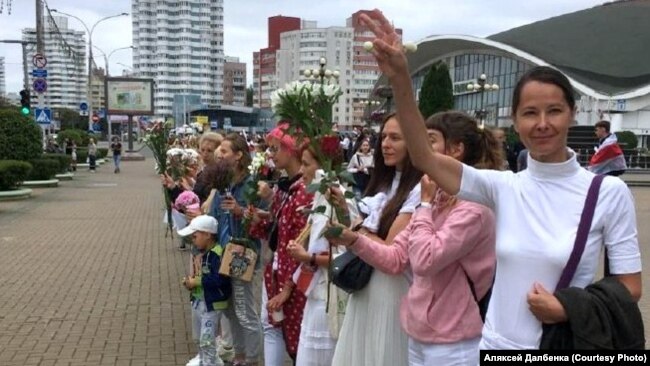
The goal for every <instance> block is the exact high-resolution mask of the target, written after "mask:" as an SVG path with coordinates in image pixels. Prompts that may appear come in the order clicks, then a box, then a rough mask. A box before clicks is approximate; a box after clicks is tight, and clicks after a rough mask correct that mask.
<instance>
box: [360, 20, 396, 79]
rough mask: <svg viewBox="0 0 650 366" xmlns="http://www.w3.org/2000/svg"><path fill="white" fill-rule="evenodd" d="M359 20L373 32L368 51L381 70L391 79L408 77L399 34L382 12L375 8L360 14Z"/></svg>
mask: <svg viewBox="0 0 650 366" xmlns="http://www.w3.org/2000/svg"><path fill="white" fill-rule="evenodd" d="M359 18H360V20H361V22H362V23H363V24H365V25H366V26H368V28H369V29H370V31H372V32H373V33H374V34H375V37H376V38H375V39H374V40H373V42H372V44H373V48H372V50H370V52H371V53H372V54H373V55H374V56H375V58H376V59H377V64H378V65H379V68H380V69H381V71H382V72H383V73H384V75H386V77H388V78H389V79H392V78H393V77H395V76H396V75H406V76H407V77H408V63H407V61H406V55H405V53H404V48H403V46H402V40H401V39H400V36H399V35H398V34H397V32H395V28H394V27H393V25H392V24H391V23H390V21H388V19H386V17H385V16H384V14H383V13H382V12H381V11H380V10H379V9H375V10H373V11H372V12H371V13H369V14H361V16H360V17H359Z"/></svg>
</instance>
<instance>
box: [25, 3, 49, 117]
mask: <svg viewBox="0 0 650 366" xmlns="http://www.w3.org/2000/svg"><path fill="white" fill-rule="evenodd" d="M44 35H45V27H44V25H43V1H42V0H36V53H38V54H41V55H43V56H45V43H44V41H43V37H44ZM27 90H29V85H28V89H27ZM37 100H38V108H43V104H44V95H43V93H38V98H37Z"/></svg>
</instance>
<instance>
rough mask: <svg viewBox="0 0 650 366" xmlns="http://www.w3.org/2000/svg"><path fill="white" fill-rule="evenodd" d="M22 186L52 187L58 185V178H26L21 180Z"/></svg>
mask: <svg viewBox="0 0 650 366" xmlns="http://www.w3.org/2000/svg"><path fill="white" fill-rule="evenodd" d="M22 186H23V187H29V188H54V187H58V186H59V180H58V179H49V180H26V181H24V182H23V184H22Z"/></svg>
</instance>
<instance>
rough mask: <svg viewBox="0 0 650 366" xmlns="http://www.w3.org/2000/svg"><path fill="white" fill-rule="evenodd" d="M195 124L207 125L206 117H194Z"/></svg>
mask: <svg viewBox="0 0 650 366" xmlns="http://www.w3.org/2000/svg"><path fill="white" fill-rule="evenodd" d="M196 122H197V123H200V124H202V125H207V124H208V116H196Z"/></svg>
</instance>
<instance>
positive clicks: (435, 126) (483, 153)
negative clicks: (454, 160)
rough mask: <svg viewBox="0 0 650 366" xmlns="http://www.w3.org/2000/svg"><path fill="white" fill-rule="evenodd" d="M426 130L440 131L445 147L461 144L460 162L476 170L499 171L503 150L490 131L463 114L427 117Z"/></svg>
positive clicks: (439, 114) (450, 112) (453, 113)
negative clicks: (461, 156)
mask: <svg viewBox="0 0 650 366" xmlns="http://www.w3.org/2000/svg"><path fill="white" fill-rule="evenodd" d="M425 125H426V127H427V129H432V130H436V131H440V133H441V134H442V137H444V139H445V145H446V146H449V144H458V143H461V142H462V143H463V145H464V147H465V149H464V153H463V159H462V162H463V163H465V164H467V165H470V166H473V167H475V168H477V169H494V170H501V169H502V167H503V150H502V149H501V146H500V145H499V142H498V141H497V140H496V139H495V138H494V135H493V134H492V132H491V131H490V130H487V129H482V128H479V127H478V123H477V121H476V120H475V119H474V118H472V117H470V116H468V115H467V114H465V113H463V112H457V111H449V112H439V113H436V114H434V115H432V116H431V117H429V118H428V119H427V120H426V122H425Z"/></svg>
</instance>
